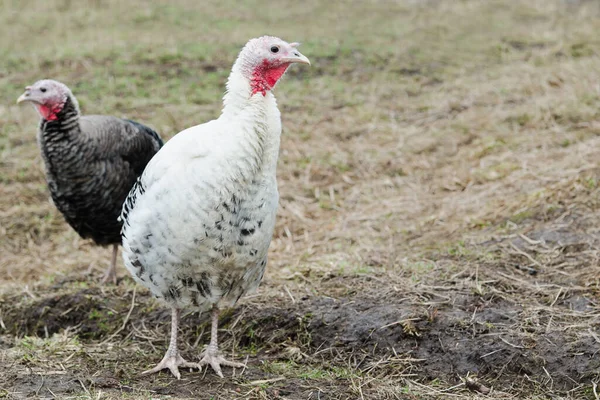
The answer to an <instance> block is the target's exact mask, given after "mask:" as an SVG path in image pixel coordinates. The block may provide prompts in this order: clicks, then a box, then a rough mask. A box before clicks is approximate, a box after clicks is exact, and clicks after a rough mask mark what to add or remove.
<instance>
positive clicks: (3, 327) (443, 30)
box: [0, 0, 600, 399]
mask: <svg viewBox="0 0 600 400" xmlns="http://www.w3.org/2000/svg"><path fill="white" fill-rule="evenodd" d="M148 3H149V2H145V1H141V0H134V1H129V2H121V1H116V0H114V1H113V0H93V1H92V0H90V1H89V2H76V1H70V0H60V1H58V0H57V1H54V0H49V1H48V0H47V1H43V2H42V1H37V0H35V1H27V2H24V1H21V2H17V1H9V0H5V1H2V3H1V7H0V9H1V11H0V53H1V54H0V224H1V225H0V254H1V256H0V360H1V361H2V363H0V398H16V399H21V398H40V399H41V398H61V399H66V398H80V399H86V398H89V399H121V398H132V399H150V398H155V399H156V398H215V399H230V398H250V399H273V398H285V399H425V398H427V399H429V398H437V399H448V398H473V399H475V398H478V399H505V398H506V399H508V398H518V399H525V398H527V399H558V398H566V399H598V398H600V397H599V393H600V389H597V388H596V384H597V383H598V382H599V381H600V372H599V371H600V357H599V356H598V355H597V354H596V353H597V352H598V350H599V349H600V332H599V331H598V323H599V322H600V305H599V295H600V286H599V285H600V267H599V257H600V228H599V227H600V200H599V195H600V193H599V192H600V188H599V182H600V167H598V165H597V160H598V159H599V156H600V137H599V135H600V122H598V121H599V120H600V118H599V115H598V114H599V111H598V109H599V106H600V86H599V80H598V76H599V73H600V63H599V62H598V52H599V49H600V39H598V32H599V31H600V19H599V18H598V17H599V16H600V5H599V4H598V3H597V2H594V1H583V0H580V1H577V0H533V1H524V0H523V1H475V0H464V1H442V0H439V1H436V0H422V1H410V0H404V1H397V2H391V1H373V2H357V1H355V2H350V1H348V2H329V4H326V3H325V2H319V1H313V0H309V1H305V2H286V3H285V4H284V3H281V2H275V3H274V2H267V1H248V2H244V4H237V2H231V1H207V2H197V1H192V0H177V1H171V2H158V1H156V2H153V3H154V4H153V5H151V4H148ZM267 33H268V34H273V35H277V36H280V37H282V38H284V39H286V40H289V41H301V42H303V45H302V47H301V49H302V52H303V53H304V54H306V55H307V56H308V57H309V58H310V59H311V61H312V62H313V66H312V68H310V69H309V68H292V70H291V71H290V72H289V73H288V74H287V76H286V78H285V79H284V81H283V82H282V83H281V84H280V85H279V86H278V87H277V90H276V94H277V97H278V101H279V105H280V109H281V110H282V118H283V126H284V135H283V139H282V149H281V156H280V163H279V171H278V177H279V183H280V192H281V204H280V210H279V217H278V224H277V228H276V233H275V237H274V240H273V244H272V246H271V254H270V259H269V260H270V265H269V266H268V270H267V274H266V276H265V280H264V282H263V285H262V286H261V289H260V291H259V292H258V294H255V295H253V296H250V297H247V298H245V299H244V300H243V301H242V302H241V303H240V304H239V305H238V307H236V308H235V309H234V310H231V311H230V312H229V313H228V314H227V315H224V318H223V320H222V329H223V333H222V338H223V342H222V346H223V349H224V350H225V351H226V352H227V353H228V354H230V355H231V354H232V353H233V354H234V355H235V357H236V358H238V359H241V360H247V361H248V364H247V368H245V369H244V370H243V371H242V370H236V371H235V372H234V373H233V376H232V371H231V370H227V371H226V374H227V376H226V378H225V379H219V378H217V377H216V376H215V375H214V374H213V373H212V371H207V372H204V371H203V372H200V373H198V372H188V371H184V373H183V378H182V380H180V381H176V380H174V379H173V378H172V377H171V376H170V375H169V374H166V373H161V374H157V375H154V376H149V377H140V376H139V372H141V371H142V370H144V369H147V368H149V367H151V366H152V365H153V364H154V363H156V362H157V361H158V360H160V358H161V357H162V354H163V352H164V349H165V348H166V344H167V339H168V329H169V327H168V322H169V315H168V311H167V310H165V309H164V308H163V307H161V306H160V305H159V304H157V303H155V302H154V301H153V300H152V299H150V298H149V296H148V293H147V292H146V291H145V290H143V289H142V288H140V287H136V285H135V284H134V283H133V281H132V280H131V279H130V278H129V277H127V276H126V272H125V271H124V268H122V267H121V268H120V270H119V274H120V276H121V277H122V279H121V280H120V283H119V285H118V286H116V287H115V286H108V287H101V286H100V285H99V283H98V282H99V280H100V278H101V272H102V270H103V269H104V268H105V266H106V265H107V263H108V260H109V250H108V249H103V248H97V247H94V246H92V245H91V244H90V243H88V242H86V241H83V240H81V239H79V238H78V237H77V235H76V234H75V233H74V232H72V231H71V230H70V229H69V228H68V227H67V225H66V224H65V223H64V221H63V219H62V217H61V216H60V214H59V213H58V212H57V211H56V210H55V209H54V207H53V206H52V204H51V203H50V202H49V201H48V197H49V195H48V192H47V189H46V187H45V184H44V177H43V170H42V167H41V160H40V156H39V152H38V149H37V146H36V143H35V131H36V124H37V116H36V114H35V112H34V111H33V110H32V109H30V108H28V107H17V106H16V105H15V104H14V103H15V100H16V98H17V97H18V95H19V94H20V93H21V92H22V90H23V87H24V86H25V85H27V84H31V83H32V82H34V81H36V80H37V79H40V78H45V77H49V78H55V79H58V80H61V81H64V82H65V83H67V84H68V85H70V87H71V88H72V89H73V91H74V93H75V94H76V95H77V97H78V99H79V101H80V104H81V107H82V109H83V111H84V112H85V113H98V114H113V115H117V116H126V117H129V118H133V119H138V120H140V121H142V122H144V123H147V124H149V125H150V126H152V127H154V128H155V129H156V130H158V131H159V132H160V133H161V134H162V135H163V137H166V138H169V137H171V136H172V135H174V134H175V133H177V132H178V131H179V130H181V129H183V128H185V127H188V126H191V125H195V124H198V123H200V122H203V121H207V120H209V119H212V118H214V117H216V116H217V115H218V113H219V110H220V107H221V105H220V98H221V96H222V92H223V87H224V81H225V79H226V76H227V74H228V70H229V68H230V66H231V64H232V62H233V60H234V59H235V56H236V54H237V52H238V51H239V48H240V47H241V46H242V45H243V44H244V43H245V42H246V40H247V39H249V38H251V37H255V36H258V35H262V34H267ZM206 322H207V321H206V316H204V315H202V316H199V315H197V314H189V315H186V316H185V317H184V319H183V323H182V329H181V336H182V343H181V346H180V347H181V349H182V350H183V355H184V356H185V357H186V358H187V359H192V360H193V359H194V358H195V357H197V354H198V353H199V351H200V349H201V348H202V346H203V344H205V343H206V342H207V340H208V330H207V323H206Z"/></svg>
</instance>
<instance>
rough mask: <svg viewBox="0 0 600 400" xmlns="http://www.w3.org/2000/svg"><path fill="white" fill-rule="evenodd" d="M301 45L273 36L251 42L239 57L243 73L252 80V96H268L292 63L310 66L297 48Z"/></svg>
mask: <svg viewBox="0 0 600 400" xmlns="http://www.w3.org/2000/svg"><path fill="white" fill-rule="evenodd" d="M299 45H300V44H299V43H288V42H286V41H284V40H281V39H279V38H276V37H273V36H262V37H259V38H256V39H252V40H250V41H249V42H248V43H247V44H246V46H244V48H243V49H242V51H241V53H240V55H239V62H240V64H241V65H240V67H241V69H242V73H243V74H244V75H245V76H246V78H247V79H249V80H250V84H251V86H252V94H256V93H261V94H263V95H265V94H266V92H267V91H268V90H271V89H273V87H274V86H275V84H277V81H279V79H280V78H281V77H282V76H283V74H284V73H285V71H286V70H287V68H288V67H289V66H290V65H291V64H292V63H301V64H308V65H310V61H309V60H308V58H306V57H305V56H304V55H302V54H301V53H300V52H299V51H298V49H297V47H298V46H299Z"/></svg>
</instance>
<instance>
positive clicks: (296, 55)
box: [281, 50, 310, 65]
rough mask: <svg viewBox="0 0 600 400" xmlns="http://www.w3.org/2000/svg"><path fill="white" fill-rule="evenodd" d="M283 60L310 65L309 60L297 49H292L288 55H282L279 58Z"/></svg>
mask: <svg viewBox="0 0 600 400" xmlns="http://www.w3.org/2000/svg"><path fill="white" fill-rule="evenodd" d="M281 61H283V62H288V63H299V64H307V65H310V60H309V59H308V58H306V56H304V55H303V54H302V53H300V52H299V51H298V50H294V51H293V52H292V54H291V55H290V56H289V57H284V58H282V59H281Z"/></svg>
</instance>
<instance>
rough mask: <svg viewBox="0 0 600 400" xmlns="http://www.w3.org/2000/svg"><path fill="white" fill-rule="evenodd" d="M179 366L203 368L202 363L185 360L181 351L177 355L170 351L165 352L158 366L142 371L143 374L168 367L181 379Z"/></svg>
mask: <svg viewBox="0 0 600 400" xmlns="http://www.w3.org/2000/svg"><path fill="white" fill-rule="evenodd" d="M179 367H181V368H190V369H191V368H198V369H202V366H201V364H198V363H192V362H188V361H185V360H184V359H183V357H181V356H180V355H179V353H177V354H175V355H170V354H169V352H167V354H165V356H164V358H163V359H162V361H161V362H159V363H158V365H156V367H154V368H152V369H149V370H147V371H144V372H142V375H147V374H153V373H155V372H158V371H160V370H163V369H165V368H168V369H169V371H171V373H172V374H173V375H174V376H175V378H177V379H181V374H180V373H179Z"/></svg>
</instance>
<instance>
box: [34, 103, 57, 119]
mask: <svg viewBox="0 0 600 400" xmlns="http://www.w3.org/2000/svg"><path fill="white" fill-rule="evenodd" d="M35 106H36V107H37V109H38V111H39V113H40V115H41V116H42V118H44V119H45V120H47V121H56V120H57V119H58V117H57V116H56V114H58V113H59V112H60V111H61V110H62V105H61V104H54V105H49V104H48V105H47V104H35Z"/></svg>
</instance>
